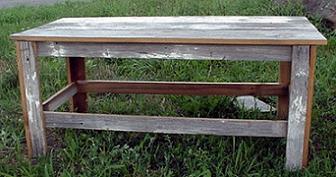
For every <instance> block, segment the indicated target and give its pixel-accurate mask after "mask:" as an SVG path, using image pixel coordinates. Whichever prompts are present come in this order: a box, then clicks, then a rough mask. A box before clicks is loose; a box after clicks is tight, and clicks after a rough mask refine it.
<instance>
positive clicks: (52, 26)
mask: <svg viewBox="0 0 336 177" xmlns="http://www.w3.org/2000/svg"><path fill="white" fill-rule="evenodd" d="M11 38H12V39H14V40H23V41H53V42H112V43H114V42H115V43H175V44H185V43H188V44H242V45H244V44H251V45H252V44H253V45H254V44H256V45H258V44H264V45H325V44H326V43H327V40H326V38H325V37H324V36H323V35H322V34H321V33H320V32H319V31H318V30H317V29H316V28H315V27H314V25H312V24H311V23H310V22H309V20H308V19H307V18H306V17H285V16H178V17H89V18H62V19H59V20H56V21H54V22H51V23H48V24H46V25H43V26H40V27H37V28H33V29H30V30H27V31H23V32H20V33H16V34H13V35H11Z"/></svg>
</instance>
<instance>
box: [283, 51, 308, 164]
mask: <svg viewBox="0 0 336 177" xmlns="http://www.w3.org/2000/svg"><path fill="white" fill-rule="evenodd" d="M309 55H310V47H309V46H293V55H292V73H291V83H290V91H289V113H288V131H287V147H286V168H287V169H288V170H298V169H301V168H302V167H303V160H304V159H305V158H306V156H307V154H304V153H306V152H304V147H305V144H306V143H305V129H306V124H310V121H308V120H307V117H308V115H309V112H310V108H311V106H309V105H310V104H311V103H310V101H311V99H310V98H309V97H311V96H312V95H310V94H309V92H310V91H309V90H310V89H311V88H309V87H311V85H310V84H309V82H310V81H309V79H310V78H309V77H310V76H311V75H312V74H313V73H311V71H310V69H309V68H310V67H309ZM306 138H307V137H306Z"/></svg>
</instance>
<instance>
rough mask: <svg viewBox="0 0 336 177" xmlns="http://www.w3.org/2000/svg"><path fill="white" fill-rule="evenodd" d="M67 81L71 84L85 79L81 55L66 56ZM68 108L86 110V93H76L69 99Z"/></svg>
mask: <svg viewBox="0 0 336 177" xmlns="http://www.w3.org/2000/svg"><path fill="white" fill-rule="evenodd" d="M67 71H68V75H67V76H68V83H69V84H71V83H73V82H76V81H78V80H85V78H86V73H85V59H84V58H81V57H69V58H67ZM70 110H71V111H75V112H87V110H88V103H87V94H86V93H84V92H82V93H76V94H75V95H74V96H73V97H72V99H71V100H70Z"/></svg>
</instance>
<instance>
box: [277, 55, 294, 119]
mask: <svg viewBox="0 0 336 177" xmlns="http://www.w3.org/2000/svg"><path fill="white" fill-rule="evenodd" d="M290 77H291V63H290V62H280V74H279V83H280V84H284V85H289V84H290ZM288 109H289V91H288V90H287V94H285V95H282V96H279V97H278V104H277V114H278V118H279V119H283V120H284V119H287V118H288Z"/></svg>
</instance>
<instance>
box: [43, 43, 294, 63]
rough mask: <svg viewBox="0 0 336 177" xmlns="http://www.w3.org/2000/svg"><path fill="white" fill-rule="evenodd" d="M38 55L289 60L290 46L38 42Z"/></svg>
mask: <svg viewBox="0 0 336 177" xmlns="http://www.w3.org/2000/svg"><path fill="white" fill-rule="evenodd" d="M38 55H39V56H54V57H100V58H140V59H153V58H156V59H180V60H187V59H193V60H249V61H290V59H291V55H292V49H291V47H290V46H276V45H272V46H266V45H259V46H252V45H206V44H203V45H196V44H193V45H187V44H144V43H137V44H127V43H78V42H76V43H74V42H71V43H70V42H38Z"/></svg>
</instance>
